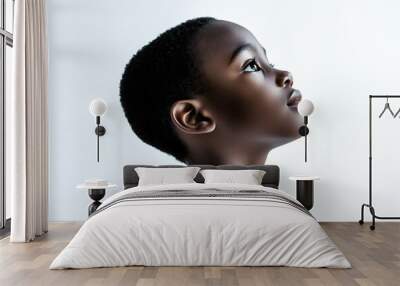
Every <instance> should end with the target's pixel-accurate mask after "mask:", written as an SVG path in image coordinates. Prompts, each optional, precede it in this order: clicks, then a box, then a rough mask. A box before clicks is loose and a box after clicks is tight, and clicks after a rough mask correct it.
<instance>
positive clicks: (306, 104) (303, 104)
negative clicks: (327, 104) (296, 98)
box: [297, 99, 314, 116]
mask: <svg viewBox="0 0 400 286" xmlns="http://www.w3.org/2000/svg"><path fill="white" fill-rule="evenodd" d="M297 111H298V112H299V113H300V115H303V116H309V115H310V114H311V113H313V111H314V104H313V103H312V101H311V100H308V99H303V100H301V101H300V102H299V104H298V105H297Z"/></svg>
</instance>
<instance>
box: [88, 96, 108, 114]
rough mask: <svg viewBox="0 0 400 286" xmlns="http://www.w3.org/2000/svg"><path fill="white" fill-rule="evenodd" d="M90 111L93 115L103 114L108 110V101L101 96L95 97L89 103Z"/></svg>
mask: <svg viewBox="0 0 400 286" xmlns="http://www.w3.org/2000/svg"><path fill="white" fill-rule="evenodd" d="M89 111H90V113H91V114H92V115H93V116H102V115H103V114H104V113H106V111H107V103H106V102H105V101H104V100H103V99H101V98H95V99H93V100H92V101H91V102H90V104H89Z"/></svg>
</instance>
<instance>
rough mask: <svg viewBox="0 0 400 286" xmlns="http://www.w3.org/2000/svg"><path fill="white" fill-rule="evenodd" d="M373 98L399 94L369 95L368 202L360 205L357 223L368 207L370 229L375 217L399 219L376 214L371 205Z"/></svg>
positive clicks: (391, 96) (372, 228)
mask: <svg viewBox="0 0 400 286" xmlns="http://www.w3.org/2000/svg"><path fill="white" fill-rule="evenodd" d="M373 98H400V95H370V96H369V203H368V204H362V206H361V219H360V220H359V221H358V222H359V224H363V223H364V207H368V208H369V211H370V213H371V215H372V225H370V227H369V228H370V229H371V230H374V229H375V219H400V217H387V216H386V217H384V216H378V215H376V213H375V208H374V207H373V205H372V99H373Z"/></svg>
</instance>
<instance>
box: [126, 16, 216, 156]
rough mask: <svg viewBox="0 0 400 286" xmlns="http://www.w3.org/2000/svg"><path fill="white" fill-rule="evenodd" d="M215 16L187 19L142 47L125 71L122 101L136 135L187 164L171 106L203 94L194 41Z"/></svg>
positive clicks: (185, 151)
mask: <svg viewBox="0 0 400 286" xmlns="http://www.w3.org/2000/svg"><path fill="white" fill-rule="evenodd" d="M215 20H216V19H215V18H212V17H200V18H195V19H191V20H187V21H186V22H183V23H181V24H179V25H177V26H175V27H173V28H170V29H169V30H167V31H165V32H164V33H162V34H160V35H159V36H158V37H157V38H156V39H154V40H152V41H151V42H150V43H148V44H147V45H145V46H144V47H142V48H141V49H140V50H139V51H138V52H137V53H136V54H135V55H134V56H133V57H132V58H131V60H130V61H129V63H128V64H127V65H126V67H125V71H124V73H123V75H122V79H121V82H120V100H121V104H122V108H123V110H124V112H125V116H126V118H127V119H128V122H129V124H130V125H131V127H132V129H133V131H134V132H135V133H136V134H137V136H139V138H140V139H142V140H143V141H144V142H146V143H148V144H150V145H152V146H154V147H156V148H158V149H159V150H161V151H164V152H167V153H169V154H171V155H173V156H174V157H175V158H177V159H178V160H181V161H184V159H185V156H186V153H187V150H186V147H185V145H184V144H183V142H181V140H180V139H179V137H178V136H177V134H176V133H175V131H174V126H173V123H172V121H171V118H170V108H171V106H172V104H173V103H174V102H176V101H178V100H182V99H189V98H193V94H195V93H197V92H201V91H202V89H203V87H204V86H203V84H202V83H201V74H200V71H199V70H198V67H197V66H198V65H197V63H196V59H195V54H194V49H193V44H194V43H193V42H194V38H195V36H196V34H197V32H198V31H199V30H200V29H201V28H203V27H204V26H205V25H207V24H209V23H210V22H212V21H215Z"/></svg>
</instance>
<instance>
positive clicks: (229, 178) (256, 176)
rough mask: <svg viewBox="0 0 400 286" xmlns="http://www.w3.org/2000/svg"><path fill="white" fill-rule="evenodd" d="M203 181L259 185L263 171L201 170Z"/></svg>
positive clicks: (206, 182)
mask: <svg viewBox="0 0 400 286" xmlns="http://www.w3.org/2000/svg"><path fill="white" fill-rule="evenodd" d="M200 174H201V175H202V176H203V177H204V183H205V184H208V183H226V184H232V183H233V184H246V185H261V182H262V179H263V177H264V175H265V171H262V170H207V169H206V170H201V171H200Z"/></svg>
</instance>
